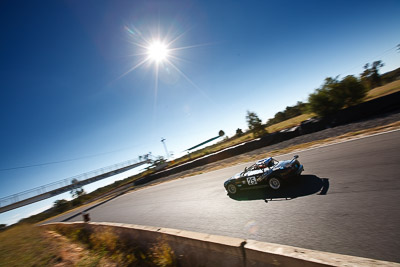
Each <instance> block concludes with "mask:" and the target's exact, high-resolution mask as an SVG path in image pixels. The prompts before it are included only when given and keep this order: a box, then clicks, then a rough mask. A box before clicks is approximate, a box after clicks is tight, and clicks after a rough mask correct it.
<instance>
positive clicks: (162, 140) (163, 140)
mask: <svg viewBox="0 0 400 267" xmlns="http://www.w3.org/2000/svg"><path fill="white" fill-rule="evenodd" d="M161 142H162V143H163V145H164V149H165V153H167V159H169V153H168V149H167V145H166V144H165V138H163V137H161Z"/></svg>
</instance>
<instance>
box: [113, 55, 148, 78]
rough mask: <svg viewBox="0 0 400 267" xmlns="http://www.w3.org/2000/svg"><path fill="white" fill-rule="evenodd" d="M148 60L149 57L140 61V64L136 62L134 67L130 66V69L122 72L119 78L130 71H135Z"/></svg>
mask: <svg viewBox="0 0 400 267" xmlns="http://www.w3.org/2000/svg"><path fill="white" fill-rule="evenodd" d="M148 61H149V59H148V58H145V59H143V60H142V61H140V62H139V63H138V64H136V65H135V66H133V67H132V68H130V69H129V70H128V71H126V72H125V73H124V74H122V75H121V76H119V77H118V78H117V80H118V79H121V78H122V77H124V76H125V75H127V74H128V73H130V72H132V71H134V70H135V69H137V68H139V67H140V66H142V65H143V64H144V63H146V62H148Z"/></svg>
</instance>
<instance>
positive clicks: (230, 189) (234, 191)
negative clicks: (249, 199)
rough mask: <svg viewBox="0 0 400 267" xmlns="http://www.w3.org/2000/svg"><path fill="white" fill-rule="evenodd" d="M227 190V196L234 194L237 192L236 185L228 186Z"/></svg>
mask: <svg viewBox="0 0 400 267" xmlns="http://www.w3.org/2000/svg"><path fill="white" fill-rule="evenodd" d="M227 190H228V194H230V195H234V194H236V192H237V188H236V185H234V184H228V186H227Z"/></svg>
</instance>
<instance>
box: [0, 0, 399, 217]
mask: <svg viewBox="0 0 400 267" xmlns="http://www.w3.org/2000/svg"><path fill="white" fill-rule="evenodd" d="M398 14H400V2H399V1H397V0H396V1H387V0H384V1H2V2H1V3H0V25H1V29H2V30H1V33H2V34H1V35H0V41H1V42H0V75H1V80H0V81H1V87H0V88H1V89H0V118H1V138H0V147H1V150H0V151H1V152H0V157H1V158H0V159H1V160H0V183H1V186H0V197H5V196H8V195H10V194H13V193H18V192H20V191H23V190H27V189H31V188H33V187H36V186H41V185H43V184H47V183H50V182H54V181H58V180H60V179H63V178H68V177H70V176H73V175H77V174H80V173H84V172H87V171H91V170H94V169H97V168H101V167H104V166H108V165H112V164H114V163H118V162H122V161H125V160H129V159H133V158H136V157H137V156H138V155H142V154H145V153H147V152H150V151H151V152H152V154H153V155H165V152H164V148H163V146H162V143H161V142H160V140H161V137H164V138H166V144H167V147H168V150H170V151H172V152H173V153H174V154H180V153H181V152H182V151H184V150H185V149H187V148H189V147H191V146H194V145H196V144H198V143H200V142H202V141H204V140H207V139H209V138H211V137H214V136H216V135H217V134H218V131H219V130H221V129H222V130H224V131H225V132H226V133H227V134H228V135H232V134H234V132H235V130H236V129H237V128H242V129H246V128H247V125H246V121H245V115H246V110H251V111H254V112H256V113H257V114H258V115H259V117H260V118H261V119H262V120H263V122H266V121H267V120H268V119H269V118H271V117H273V116H274V114H275V113H276V112H278V111H281V110H283V109H284V108H285V107H286V106H288V105H294V104H295V103H296V102H297V101H306V100H307V97H308V95H309V94H310V93H311V92H313V91H314V89H315V88H317V87H319V86H320V84H322V82H323V80H324V78H325V77H328V76H336V75H341V76H342V77H343V76H345V75H348V74H356V75H358V74H359V73H361V72H362V66H363V65H364V64H365V63H367V62H372V61H374V60H382V61H383V62H384V63H385V67H383V68H382V71H381V72H385V71H389V70H392V69H395V68H398V67H400V64H399V63H400V53H398V52H397V51H396V49H395V46H396V45H397V44H399V43H400V32H399V29H400V16H398ZM127 28H129V29H131V32H130V31H128V30H127ZM132 32H135V33H136V35H134V34H132ZM138 32H140V33H141V34H142V36H143V37H144V38H146V39H152V38H154V37H155V36H157V35H159V36H160V37H161V38H169V40H171V39H174V38H176V37H178V36H179V38H178V39H177V40H176V41H175V42H174V43H173V44H171V46H170V48H171V49H172V48H182V49H180V50H176V51H173V53H172V54H173V56H174V57H176V58H170V60H171V62H173V63H174V66H176V67H177V69H179V71H180V72H179V71H177V70H176V69H174V68H173V67H171V66H169V68H168V69H166V68H164V67H162V66H161V67H160V70H159V75H158V79H157V81H158V82H157V86H156V76H155V66H154V64H151V63H148V64H147V63H146V64H144V65H143V66H141V67H139V68H137V69H135V70H133V71H131V72H129V73H127V74H126V75H123V74H124V73H126V72H127V71H128V70H129V69H131V68H132V67H134V66H135V65H136V64H137V63H139V62H140V61H141V60H143V58H144V56H143V55H142V56H132V55H134V54H138V53H140V52H141V49H140V47H138V46H137V45H135V44H133V43H137V42H140V41H141V39H140V38H138V35H137V34H138ZM185 47H190V48H186V49H183V48H185ZM166 67H168V65H166ZM122 75H123V76H122ZM121 76H122V77H121ZM156 88H157V90H156ZM78 158H79V159H78ZM72 159H77V160H72ZM58 161H65V162H62V163H58V164H50V165H43V166H38V167H32V168H22V169H14V170H5V169H10V168H13V167H20V166H29V165H36V164H42V163H48V162H58ZM119 178H121V177H119ZM115 179H117V178H113V179H108V180H107V181H105V182H102V183H99V184H97V185H95V186H92V187H89V188H87V190H93V189H94V188H95V187H96V186H99V185H102V184H104V183H109V182H112V181H114V180H115ZM62 197H68V194H66V195H63V196H59V197H57V198H55V199H58V198H62ZM55 199H50V200H48V201H43V202H40V203H37V204H35V205H32V206H29V207H26V208H23V209H18V210H15V211H13V212H8V213H4V214H0V223H2V222H3V221H4V222H6V223H10V222H12V221H15V220H17V219H18V218H20V217H23V216H26V215H28V214H30V213H32V212H34V211H36V210H38V209H42V208H43V207H47V206H49V205H51V203H52V202H54V200H55Z"/></svg>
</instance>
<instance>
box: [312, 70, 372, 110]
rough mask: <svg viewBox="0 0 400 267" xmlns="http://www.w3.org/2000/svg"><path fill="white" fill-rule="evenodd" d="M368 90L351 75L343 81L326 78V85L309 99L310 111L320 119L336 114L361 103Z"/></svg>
mask: <svg viewBox="0 0 400 267" xmlns="http://www.w3.org/2000/svg"><path fill="white" fill-rule="evenodd" d="M366 94H367V89H366V88H365V87H364V86H363V85H362V83H361V82H360V81H359V79H357V78H356V77H354V76H352V75H349V76H346V77H345V78H344V79H342V80H341V81H338V79H337V77H336V78H331V77H329V78H326V79H325V83H324V84H323V85H322V86H321V87H320V88H319V89H317V90H316V91H315V92H314V93H312V94H311V95H310V96H309V98H308V102H309V103H308V109H309V111H310V112H313V113H315V114H317V115H318V116H319V117H325V116H328V115H331V114H334V113H335V112H337V111H338V110H340V109H342V108H346V107H349V106H352V105H355V104H358V103H360V102H361V101H362V100H363V99H364V97H365V96H366Z"/></svg>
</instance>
